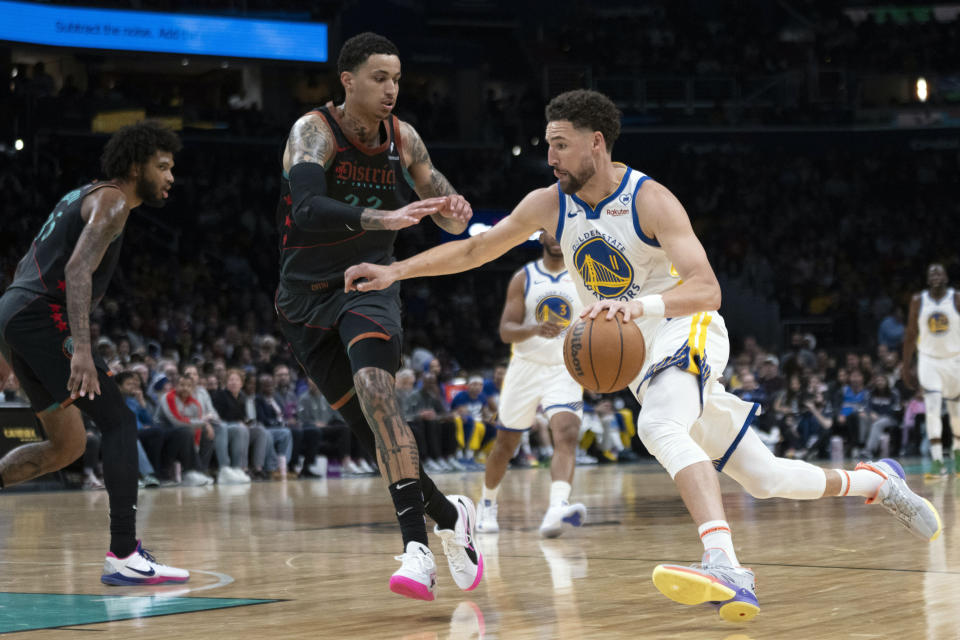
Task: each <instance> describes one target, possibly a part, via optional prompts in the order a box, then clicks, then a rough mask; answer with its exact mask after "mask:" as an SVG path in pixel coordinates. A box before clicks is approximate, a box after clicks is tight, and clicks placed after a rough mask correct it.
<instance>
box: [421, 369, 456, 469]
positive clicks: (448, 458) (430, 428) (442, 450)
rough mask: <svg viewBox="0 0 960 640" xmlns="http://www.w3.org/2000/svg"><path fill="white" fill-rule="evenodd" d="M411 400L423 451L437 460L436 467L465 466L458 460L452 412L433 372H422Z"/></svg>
mask: <svg viewBox="0 0 960 640" xmlns="http://www.w3.org/2000/svg"><path fill="white" fill-rule="evenodd" d="M434 362H436V360H434ZM411 403H412V407H411V410H412V411H413V415H414V421H415V422H419V423H420V424H422V425H423V430H424V434H425V440H426V443H427V451H426V453H427V455H429V457H430V459H432V460H433V461H434V462H435V463H436V467H437V470H439V471H463V470H464V469H465V468H466V467H464V466H463V465H462V464H460V461H459V460H457V456H456V453H457V434H456V429H455V427H454V424H453V414H451V413H450V410H449V409H448V408H447V405H446V402H444V399H443V391H442V390H441V389H440V384H439V382H437V374H436V373H433V372H430V371H427V372H426V373H424V374H423V376H422V377H421V378H420V388H419V389H417V390H416V391H415V392H414V394H413V396H412V398H411ZM427 471H428V472H429V471H430V470H429V469H428V470H427Z"/></svg>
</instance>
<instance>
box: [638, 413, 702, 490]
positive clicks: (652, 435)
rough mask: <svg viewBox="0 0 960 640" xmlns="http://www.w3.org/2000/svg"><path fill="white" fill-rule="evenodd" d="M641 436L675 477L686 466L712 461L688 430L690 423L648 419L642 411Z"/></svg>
mask: <svg viewBox="0 0 960 640" xmlns="http://www.w3.org/2000/svg"><path fill="white" fill-rule="evenodd" d="M637 435H638V436H639V437H640V441H641V442H643V446H645V447H646V448H647V451H649V452H650V453H651V454H652V455H653V456H654V457H655V458H656V459H657V461H658V462H659V463H660V464H661V465H662V466H663V468H664V469H666V470H667V473H669V474H670V477H671V478H674V477H676V475H677V473H678V472H679V471H681V470H682V469H685V468H687V467H689V466H690V465H692V464H695V463H697V462H709V461H710V458H709V457H708V456H707V454H706V453H704V451H703V449H701V448H700V447H699V446H698V445H697V443H696V442H694V441H693V438H691V437H690V434H689V433H688V431H687V426H686V425H684V424H683V423H681V422H678V421H676V420H670V419H668V418H654V419H650V418H646V419H645V418H644V416H643V414H642V413H641V414H640V422H639V423H638V424H637Z"/></svg>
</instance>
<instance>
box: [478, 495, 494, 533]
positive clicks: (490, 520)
mask: <svg viewBox="0 0 960 640" xmlns="http://www.w3.org/2000/svg"><path fill="white" fill-rule="evenodd" d="M499 531H500V525H499V524H498V523H497V503H496V502H495V501H493V500H481V501H480V504H478V505H477V533H499Z"/></svg>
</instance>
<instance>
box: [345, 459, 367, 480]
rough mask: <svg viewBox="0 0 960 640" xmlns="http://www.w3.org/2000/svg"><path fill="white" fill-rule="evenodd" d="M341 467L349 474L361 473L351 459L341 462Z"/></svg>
mask: <svg viewBox="0 0 960 640" xmlns="http://www.w3.org/2000/svg"><path fill="white" fill-rule="evenodd" d="M343 468H344V469H346V471H347V473H349V474H351V475H355V476H359V475H361V474H362V473H363V471H362V470H361V469H360V467H358V466H357V463H356V462H354V461H353V460H347V461H346V462H345V463H344V464H343Z"/></svg>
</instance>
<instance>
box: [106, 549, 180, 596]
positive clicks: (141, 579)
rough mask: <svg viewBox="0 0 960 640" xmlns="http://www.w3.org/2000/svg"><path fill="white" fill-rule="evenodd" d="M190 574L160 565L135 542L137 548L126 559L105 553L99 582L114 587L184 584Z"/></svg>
mask: <svg viewBox="0 0 960 640" xmlns="http://www.w3.org/2000/svg"><path fill="white" fill-rule="evenodd" d="M189 579H190V572H189V571H187V570H186V569H177V568H176V567H168V566H167V565H165V564H160V563H159V562H157V559H156V558H154V557H153V556H152V555H150V552H149V551H147V550H146V549H144V548H143V545H142V544H141V543H140V541H139V540H137V548H136V549H134V551H133V553H131V554H130V555H128V556H127V557H126V558H118V557H117V556H115V555H113V552H107V559H106V560H104V562H103V575H101V576H100V582H102V583H103V584H109V585H113V586H116V587H124V586H138V585H152V584H165V583H169V582H186V581H187V580H189Z"/></svg>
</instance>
